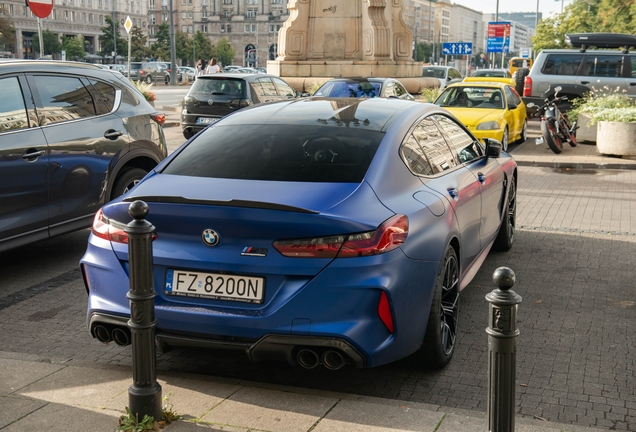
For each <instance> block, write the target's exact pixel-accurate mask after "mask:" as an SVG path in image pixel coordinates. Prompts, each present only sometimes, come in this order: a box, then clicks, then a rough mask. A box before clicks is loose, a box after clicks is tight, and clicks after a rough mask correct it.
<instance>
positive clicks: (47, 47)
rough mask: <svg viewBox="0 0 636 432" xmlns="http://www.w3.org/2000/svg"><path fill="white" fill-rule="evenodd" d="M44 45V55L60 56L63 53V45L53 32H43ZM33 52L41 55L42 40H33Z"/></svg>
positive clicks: (37, 38) (35, 38) (47, 30)
mask: <svg viewBox="0 0 636 432" xmlns="http://www.w3.org/2000/svg"><path fill="white" fill-rule="evenodd" d="M3 33H4V32H3ZM42 44H43V45H44V55H49V54H50V55H53V54H59V53H60V51H61V46H62V45H61V44H60V41H59V39H58V38H57V35H56V34H55V33H53V32H52V31H51V30H49V29H46V30H43V31H42ZM33 52H35V53H37V55H40V38H39V37H34V38H33Z"/></svg>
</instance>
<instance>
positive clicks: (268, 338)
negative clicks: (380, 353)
mask: <svg viewBox="0 0 636 432" xmlns="http://www.w3.org/2000/svg"><path fill="white" fill-rule="evenodd" d="M128 319H129V318H128V317H122V316H117V315H110V314H107V313H101V312H94V313H92V314H91V316H90V317H89V324H88V326H89V331H90V334H91V335H92V336H93V337H96V332H95V328H96V327H98V326H103V327H106V328H108V329H110V330H111V331H112V329H115V328H122V329H125V330H128ZM155 344H156V345H157V347H158V348H159V349H160V350H162V351H168V350H169V349H171V348H176V347H191V348H204V349H227V350H234V351H242V352H244V353H245V354H246V355H247V357H248V358H249V360H250V361H252V362H255V363H256V362H260V361H266V360H270V361H286V362H287V363H289V364H291V365H293V366H295V365H297V364H298V360H297V357H298V353H299V351H301V350H303V349H311V350H313V351H315V352H317V353H321V352H325V351H327V350H334V351H337V352H339V353H341V354H342V355H343V358H344V359H346V362H347V363H351V364H352V365H353V366H355V367H356V368H364V367H365V366H366V358H365V357H364V356H363V355H362V354H361V353H360V352H359V351H358V350H357V349H356V348H355V347H354V346H353V345H351V344H350V343H349V342H347V341H346V340H344V339H341V338H335V337H320V336H303V335H283V334H267V335H265V336H263V337H261V338H260V339H258V340H256V341H245V340H242V341H240V340H231V339H229V338H223V337H216V338H215V337H214V336H202V335H194V336H192V335H187V336H186V335H179V334H171V333H166V332H163V331H162V330H160V329H159V328H158V329H157V331H156V332H155ZM318 357H319V358H320V357H321V356H320V355H318Z"/></svg>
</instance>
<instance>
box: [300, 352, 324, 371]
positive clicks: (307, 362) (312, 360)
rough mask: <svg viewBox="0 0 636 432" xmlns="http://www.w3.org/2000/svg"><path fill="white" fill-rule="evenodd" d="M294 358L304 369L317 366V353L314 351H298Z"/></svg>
mask: <svg viewBox="0 0 636 432" xmlns="http://www.w3.org/2000/svg"><path fill="white" fill-rule="evenodd" d="M296 359H297V360H298V364H300V365H301V366H302V367H304V368H305V369H313V368H315V367H316V366H318V363H319V359H318V354H316V352H315V351H312V350H308V349H302V350H300V351H298V355H297V356H296Z"/></svg>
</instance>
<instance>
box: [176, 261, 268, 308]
mask: <svg viewBox="0 0 636 432" xmlns="http://www.w3.org/2000/svg"><path fill="white" fill-rule="evenodd" d="M165 293H166V294H170V295H180V296H187V297H198V298H208V299H213V300H231V301H240V302H246V303H263V297H264V293H265V278H262V277H249V276H238V275H229V274H221V273H200V272H194V271H187V270H172V269H169V270H167V271H166V286H165Z"/></svg>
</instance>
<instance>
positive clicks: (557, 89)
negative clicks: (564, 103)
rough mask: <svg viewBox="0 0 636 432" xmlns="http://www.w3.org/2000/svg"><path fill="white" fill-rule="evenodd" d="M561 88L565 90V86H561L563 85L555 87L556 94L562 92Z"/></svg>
mask: <svg viewBox="0 0 636 432" xmlns="http://www.w3.org/2000/svg"><path fill="white" fill-rule="evenodd" d="M561 90H563V87H561V86H556V87H555V88H554V96H556V95H558V94H559V92H560V91H561Z"/></svg>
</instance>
